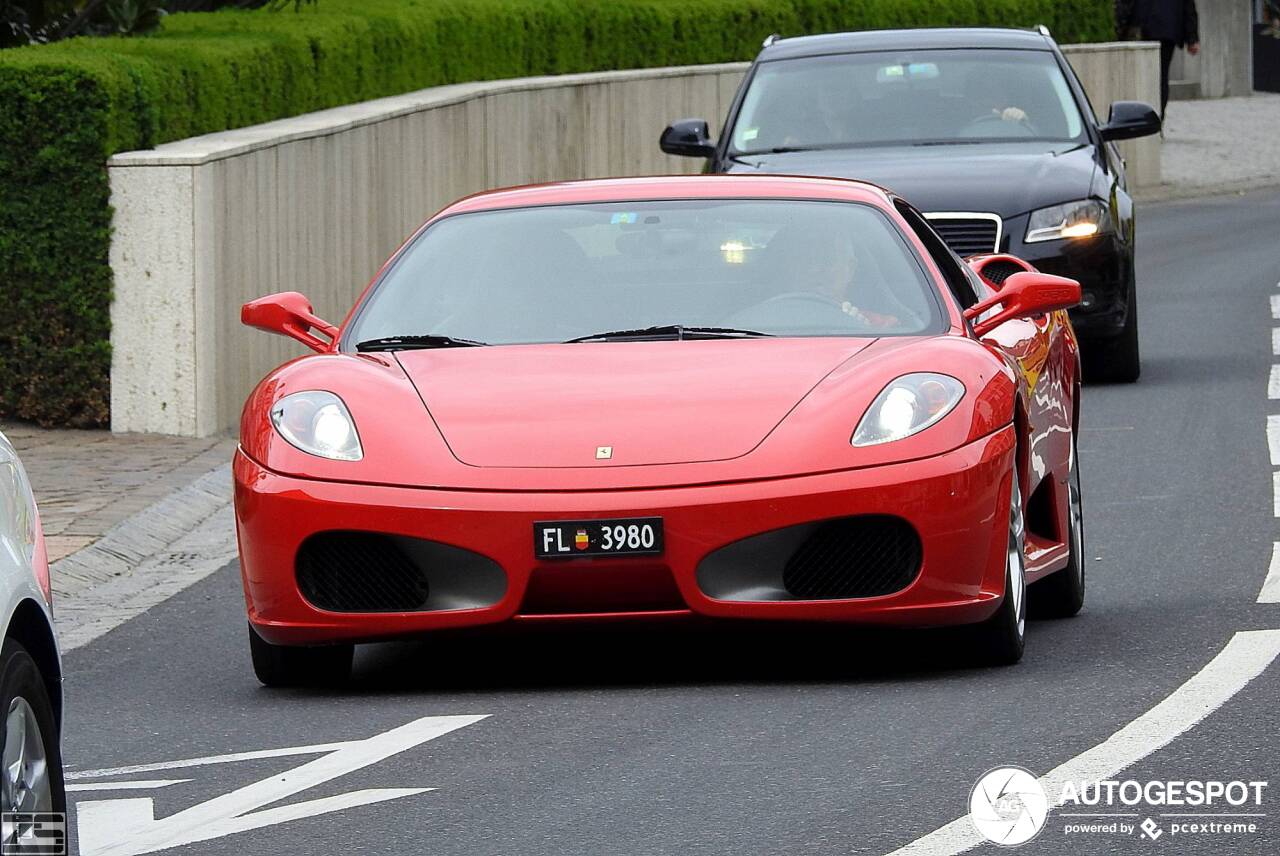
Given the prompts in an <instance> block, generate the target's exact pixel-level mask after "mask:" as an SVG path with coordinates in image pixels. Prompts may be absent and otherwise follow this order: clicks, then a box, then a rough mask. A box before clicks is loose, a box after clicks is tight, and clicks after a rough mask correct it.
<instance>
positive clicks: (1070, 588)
mask: <svg viewBox="0 0 1280 856" xmlns="http://www.w3.org/2000/svg"><path fill="white" fill-rule="evenodd" d="M1067 546H1068V547H1069V548H1070V553H1069V554H1068V556H1067V566H1066V567H1065V568H1063V569H1062V570H1060V571H1057V572H1056V573H1052V574H1050V575H1049V576H1047V577H1045V578H1044V579H1042V580H1040V581H1039V582H1037V583H1036V584H1035V585H1033V586H1032V587H1031V589H1030V591H1029V592H1028V593H1029V594H1030V596H1031V609H1032V612H1033V613H1035V616H1036V617H1037V618H1041V617H1044V618H1070V617H1071V616H1073V615H1075V614H1076V613H1078V612H1079V611H1080V610H1081V609H1082V608H1084V586H1085V581H1084V565H1085V560H1084V499H1083V498H1082V496H1081V494H1080V463H1079V455H1077V454H1076V444H1075V439H1074V438H1073V439H1072V442H1071V463H1070V467H1069V472H1068V475H1067Z"/></svg>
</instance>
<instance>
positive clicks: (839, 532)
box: [782, 515, 921, 600]
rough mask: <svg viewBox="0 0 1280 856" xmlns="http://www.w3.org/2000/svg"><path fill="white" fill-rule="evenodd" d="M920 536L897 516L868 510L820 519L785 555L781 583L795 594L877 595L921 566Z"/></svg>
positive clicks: (900, 585) (900, 583) (818, 596)
mask: <svg viewBox="0 0 1280 856" xmlns="http://www.w3.org/2000/svg"><path fill="white" fill-rule="evenodd" d="M920 558H921V548H920V536H918V535H917V534H916V530H915V529H913V528H912V527H911V524H909V523H907V522H906V521H905V520H903V519H901V518H899V517H889V516H885V515H866V516H862V517H846V518H844V519H842V520H831V521H828V522H827V523H824V524H822V525H821V526H819V527H818V529H817V530H815V531H814V533H813V534H812V535H810V536H809V537H808V538H806V539H805V540H804V542H803V543H801V544H800V546H799V548H798V549H797V550H796V551H795V552H794V553H792V554H791V558H789V559H787V564H786V567H785V568H784V569H783V571H782V585H783V587H784V588H786V590H787V591H788V592H789V593H790V594H791V595H793V596H794V597H797V598H803V599H806V600H827V599H832V598H848V597H879V596H881V595H886V594H893V593H894V592H896V591H901V590H902V589H904V588H906V587H907V586H908V585H910V584H911V581H912V580H914V579H915V578H916V574H917V573H918V572H919V571H920Z"/></svg>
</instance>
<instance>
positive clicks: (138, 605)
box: [50, 465, 236, 652]
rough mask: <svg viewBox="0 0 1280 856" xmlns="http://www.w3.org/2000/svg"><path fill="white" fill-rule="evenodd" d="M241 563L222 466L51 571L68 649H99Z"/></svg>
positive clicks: (57, 612) (61, 630) (227, 467)
mask: <svg viewBox="0 0 1280 856" xmlns="http://www.w3.org/2000/svg"><path fill="white" fill-rule="evenodd" d="M235 556H236V537H235V520H234V516H233V514H232V510H231V467H230V465H223V466H221V467H218V468H217V469H215V470H212V471H210V472H208V473H205V474H204V475H203V476H200V477H199V478H197V479H196V480H195V481H194V482H192V483H191V484H189V485H187V486H186V487H183V488H180V489H178V490H176V491H174V492H173V493H171V494H169V495H168V496H166V497H164V498H163V499H160V500H158V501H157V502H155V503H153V504H152V505H150V506H148V507H147V508H144V509H143V510H142V511H140V512H138V513H137V514H135V515H133V516H132V517H129V518H128V519H126V520H123V521H121V522H120V523H118V524H116V525H115V526H113V527H112V528H111V529H110V530H109V531H108V532H107V533H106V534H105V535H103V536H102V537H101V538H99V539H98V540H97V541H95V542H94V543H92V544H90V545H89V546H87V547H85V548H84V549H82V550H79V551H77V552H75V553H73V554H71V555H70V556H67V557H66V558H64V559H61V560H59V561H57V562H55V563H54V564H53V565H52V567H51V569H50V571H51V575H52V578H53V588H54V623H55V625H56V627H57V631H58V637H59V641H60V643H61V646H62V650H63V651H64V652H67V651H72V650H74V649H76V648H79V647H80V646H82V645H85V644H87V643H89V642H92V641H93V640H94V639H97V638H98V637H99V636H101V635H103V634H104V633H106V632H108V631H109V630H111V629H113V628H115V627H117V626H119V625H120V624H123V623H124V622H125V621H128V620H129V619H130V618H133V617H134V616H137V615H141V614H142V613H143V612H146V611H147V610H148V609H150V608H151V607H153V606H155V605H156V604H158V603H161V602H162V601H164V600H165V599H166V598H168V597H171V596H172V595H174V594H177V593H178V592H180V591H182V590H183V589H185V588H187V587H188V586H190V585H192V584H193V583H196V582H198V581H199V580H202V579H204V578H205V577H206V576H208V575H209V574H211V573H213V572H214V571H216V570H218V569H219V568H221V567H223V566H224V565H226V564H227V563H228V562H230V561H232V560H233V559H234V558H235Z"/></svg>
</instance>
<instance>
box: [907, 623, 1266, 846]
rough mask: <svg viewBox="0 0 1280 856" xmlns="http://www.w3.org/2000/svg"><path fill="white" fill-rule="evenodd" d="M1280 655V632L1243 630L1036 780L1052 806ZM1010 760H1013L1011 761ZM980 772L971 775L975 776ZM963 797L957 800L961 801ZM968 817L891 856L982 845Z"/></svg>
mask: <svg viewBox="0 0 1280 856" xmlns="http://www.w3.org/2000/svg"><path fill="white" fill-rule="evenodd" d="M1277 655H1280V630H1245V631H1241V632H1239V633H1237V634H1236V635H1235V636H1232V637H1231V641H1229V642H1228V643H1227V645H1226V647H1225V648H1223V649H1222V650H1221V651H1220V652H1219V653H1218V655H1217V656H1216V657H1214V658H1213V659H1212V660H1210V661H1209V663H1208V664H1207V665H1206V666H1205V667H1204V668H1203V669H1201V670H1200V671H1199V672H1197V673H1196V674H1194V675H1193V676H1192V677H1191V679H1190V680H1188V681H1187V682H1186V683H1185V684H1183V685H1182V686H1180V687H1178V688H1177V689H1176V690H1174V691H1173V692H1172V693H1170V694H1169V695H1168V696H1167V697H1166V698H1165V699H1164V700H1163V701H1161V702H1160V703H1159V704H1157V705H1156V706H1155V707H1153V708H1151V709H1150V710H1148V711H1147V712H1146V713H1144V714H1142V716H1139V717H1138V718H1137V719H1135V720H1133V721H1132V722H1130V723H1129V724H1128V725H1126V726H1124V727H1123V728H1121V729H1120V730H1119V731H1117V732H1116V733H1115V734H1113V735H1111V736H1110V737H1108V738H1107V739H1106V740H1104V741H1103V742H1101V743H1099V744H1098V745H1097V746H1094V747H1093V748H1092V749H1089V750H1087V751H1085V752H1083V753H1081V754H1080V755H1077V756H1076V757H1074V758H1072V759H1071V760H1069V761H1067V762H1066V763H1063V764H1061V765H1059V766H1057V767H1055V768H1054V769H1052V770H1050V771H1049V772H1048V773H1046V774H1045V775H1043V776H1041V777H1040V783H1041V784H1042V785H1044V788H1045V792H1046V793H1048V794H1049V800H1050V802H1051V803H1052V804H1053V805H1055V806H1056V805H1059V804H1060V803H1059V801H1058V797H1059V796H1060V795H1061V792H1062V785H1063V784H1064V783H1066V782H1068V781H1077V782H1078V781H1089V782H1092V781H1101V780H1105V779H1109V778H1111V777H1112V776H1114V775H1115V774H1116V773H1118V772H1120V771H1121V770H1123V769H1124V768H1126V767H1129V766H1132V765H1133V764H1135V763H1137V762H1138V761H1141V760H1142V759H1143V758H1145V757H1147V756H1148V755H1150V754H1151V753H1152V752H1155V751H1156V750H1157V749H1160V748H1161V747H1163V746H1166V745H1168V744H1169V743H1170V742H1171V741H1172V740H1173V739H1174V738H1176V737H1177V736H1178V735H1180V734H1182V733H1183V732H1185V731H1188V730H1190V729H1191V728H1194V727H1195V725H1196V724H1197V723H1198V722H1200V720H1202V719H1204V718H1205V717H1206V716H1208V715H1209V714H1211V713H1213V712H1214V711H1215V710H1217V709H1218V708H1219V707H1221V706H1222V705H1223V704H1225V703H1226V702H1227V700H1228V699H1230V698H1231V697H1232V696H1234V695H1235V694H1236V693H1238V692H1240V690H1242V689H1244V687H1245V685H1247V684H1248V683H1249V682H1250V681H1252V680H1253V679H1254V678H1256V677H1258V675H1260V674H1262V672H1263V670H1264V669H1266V668H1267V666H1269V665H1270V664H1271V662H1272V661H1273V660H1275V658H1276V656H1277ZM1009 760H1010V761H1012V760H1013V759H1009ZM980 772H981V771H975V773H974V777H975V778H976V777H977V776H978V775H979V773H980ZM961 797H962V795H957V796H956V801H957V802H960V801H961ZM985 840H986V839H984V838H983V837H982V836H981V835H979V834H978V831H977V830H976V829H974V827H973V824H972V823H971V822H970V821H969V818H968V816H967V815H966V816H965V817H961V818H957V819H956V820H953V821H951V823H948V824H947V825H946V826H943V827H940V828H938V829H936V830H934V831H933V832H930V833H929V834H928V835H925V836H923V837H921V838H917V839H916V840H915V841H913V842H911V843H910V844H908V845H906V846H905V847H901V848H899V849H897V850H894V851H893V852H892V853H891V854H889V856H953V854H957V853H964V852H965V851H966V850H971V849H973V848H974V847H977V846H978V845H980V844H982V843H983V842H984V841H985Z"/></svg>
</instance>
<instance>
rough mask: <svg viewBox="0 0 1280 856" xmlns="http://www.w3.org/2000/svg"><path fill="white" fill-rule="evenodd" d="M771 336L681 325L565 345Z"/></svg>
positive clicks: (595, 336)
mask: <svg viewBox="0 0 1280 856" xmlns="http://www.w3.org/2000/svg"><path fill="white" fill-rule="evenodd" d="M772 335H773V334H772V333H761V332H759V331H757V330H739V329H737V328H735V327H686V326H684V325H683V324H663V325H660V326H657V327H641V328H639V329H637V330H611V331H609V332H606V333H592V334H591V335H590V336H579V337H578V338H576V339H569V340H567V341H566V342H565V344H566V345H569V344H573V343H575V342H618V341H628V340H638V341H661V340H663V339H677V340H684V339H758V338H761V337H765V336H772Z"/></svg>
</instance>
